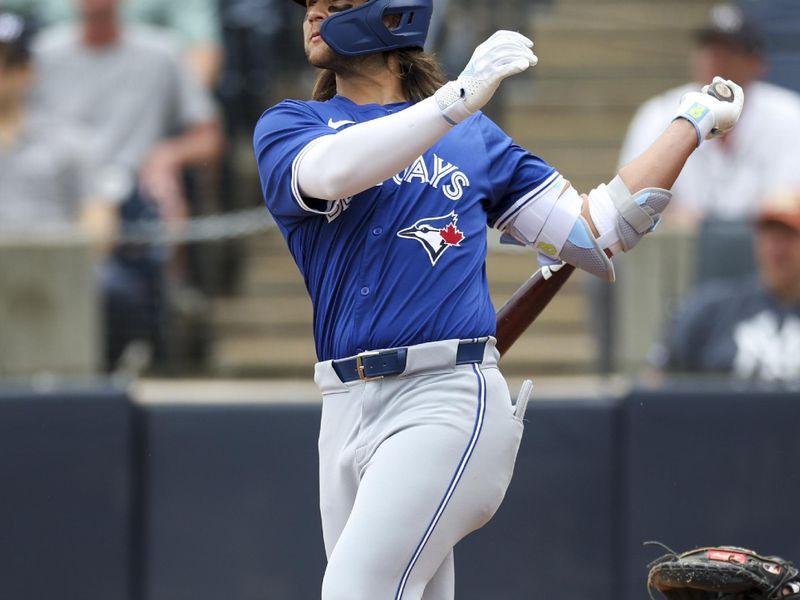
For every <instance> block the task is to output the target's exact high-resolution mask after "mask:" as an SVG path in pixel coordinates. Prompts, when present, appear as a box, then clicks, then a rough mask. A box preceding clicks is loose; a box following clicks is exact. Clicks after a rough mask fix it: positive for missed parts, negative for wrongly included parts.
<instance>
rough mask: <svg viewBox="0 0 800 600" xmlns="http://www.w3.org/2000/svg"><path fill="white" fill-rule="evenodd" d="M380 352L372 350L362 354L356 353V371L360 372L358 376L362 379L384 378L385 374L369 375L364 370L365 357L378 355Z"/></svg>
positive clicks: (375, 379)
mask: <svg viewBox="0 0 800 600" xmlns="http://www.w3.org/2000/svg"><path fill="white" fill-rule="evenodd" d="M379 354H380V352H379V351H377V350H373V351H372V352H362V353H361V354H356V373H358V378H359V379H360V380H361V381H377V380H379V379H383V375H377V376H375V377H369V376H368V375H367V374H366V372H365V371H364V357H365V356H377V355H379Z"/></svg>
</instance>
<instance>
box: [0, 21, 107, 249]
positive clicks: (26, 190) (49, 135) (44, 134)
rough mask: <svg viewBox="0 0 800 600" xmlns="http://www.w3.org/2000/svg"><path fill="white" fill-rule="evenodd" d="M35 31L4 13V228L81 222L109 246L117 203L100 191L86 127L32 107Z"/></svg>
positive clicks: (0, 67) (0, 103)
mask: <svg viewBox="0 0 800 600" xmlns="http://www.w3.org/2000/svg"><path fill="white" fill-rule="evenodd" d="M32 35H33V29H32V27H31V25H30V23H29V22H27V21H26V20H25V19H23V18H22V17H21V16H18V15H16V14H13V13H9V12H0V232H2V233H6V234H7V233H9V232H15V233H22V234H24V235H27V236H30V235H31V234H33V233H36V232H41V231H43V230H52V229H54V228H61V229H65V230H74V228H75V227H76V226H78V227H80V228H81V229H82V230H83V232H84V233H87V234H89V235H90V236H91V237H92V239H93V241H94V242H95V243H96V244H97V246H98V247H99V248H102V249H104V250H105V249H107V248H108V246H109V244H110V240H111V238H112V237H113V234H114V229H115V220H116V207H115V206H114V205H113V204H112V203H111V202H109V201H107V200H104V199H102V198H101V196H100V195H99V194H98V193H97V190H96V188H95V185H94V182H93V173H92V166H93V165H92V160H91V158H90V152H89V148H88V146H87V144H86V143H85V140H84V139H83V138H82V136H81V132H80V131H79V130H77V129H75V128H72V127H70V126H69V124H67V123H64V122H61V121H59V120H56V119H53V118H52V117H51V116H50V115H49V114H47V113H44V112H42V111H37V110H33V109H31V108H30V107H29V105H28V96H29V92H30V90H31V88H32V86H33V85H34V79H35V70H34V67H33V65H32V62H31V39H32Z"/></svg>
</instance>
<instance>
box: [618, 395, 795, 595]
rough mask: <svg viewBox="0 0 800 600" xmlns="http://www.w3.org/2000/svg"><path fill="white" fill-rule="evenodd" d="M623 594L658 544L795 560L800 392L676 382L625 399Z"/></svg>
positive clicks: (640, 588)
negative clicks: (728, 548) (651, 543)
mask: <svg viewBox="0 0 800 600" xmlns="http://www.w3.org/2000/svg"><path fill="white" fill-rule="evenodd" d="M624 410H625V418H624V419H625V420H624V434H625V435H624V437H625V439H626V448H625V450H624V452H623V456H624V457H625V461H626V463H627V467H626V473H625V476H626V478H625V481H626V484H625V485H624V486H623V487H622V488H621V489H622V492H623V493H624V500H623V503H622V504H621V505H620V509H621V511H622V519H621V523H622V524H624V525H625V531H624V556H625V564H624V566H623V581H624V587H623V590H624V592H625V593H624V595H623V596H622V597H623V598H625V599H626V600H640V599H641V598H642V597H644V596H643V594H644V589H645V580H646V572H647V571H646V568H645V565H646V564H647V563H648V562H649V561H650V560H652V559H653V558H655V557H657V556H659V555H660V554H662V553H663V552H662V551H661V550H660V549H657V548H643V547H642V542H644V541H646V540H658V541H661V542H663V543H665V544H667V545H668V546H670V547H672V548H673V549H675V550H677V551H682V550H687V549H690V548H693V547H696V546H706V545H717V544H731V545H738V546H746V547H750V548H752V549H754V550H756V551H760V552H763V553H768V554H777V555H779V556H783V557H785V558H787V559H790V560H794V561H798V560H800V528H798V526H797V524H796V523H795V522H794V521H795V516H796V514H797V509H798V507H800V467H799V466H798V465H800V435H798V424H800V393H798V392H794V393H787V392H784V393H770V392H768V391H762V392H759V391H755V390H751V391H749V392H748V391H743V390H739V391H737V390H736V389H735V388H728V389H725V388H719V387H717V388H710V389H698V387H697V386H694V388H690V387H682V388H675V389H668V390H663V391H660V392H646V391H642V392H636V393H633V394H632V395H631V396H630V397H629V398H627V399H626V401H625V408H624Z"/></svg>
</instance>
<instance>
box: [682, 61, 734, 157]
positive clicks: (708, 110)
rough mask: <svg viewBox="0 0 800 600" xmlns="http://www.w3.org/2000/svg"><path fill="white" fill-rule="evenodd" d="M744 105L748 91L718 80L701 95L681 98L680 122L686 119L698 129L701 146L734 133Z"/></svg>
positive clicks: (725, 80)
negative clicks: (745, 94) (705, 141)
mask: <svg viewBox="0 0 800 600" xmlns="http://www.w3.org/2000/svg"><path fill="white" fill-rule="evenodd" d="M743 106H744V92H743V91H742V88H741V87H739V86H738V85H736V84H735V83H734V82H733V81H731V80H730V79H723V78H722V77H714V79H713V81H712V82H711V83H710V84H709V85H706V86H704V87H703V89H702V90H701V91H699V92H689V93H688V94H684V95H683V98H681V105H680V107H679V108H678V114H677V115H675V118H676V119H681V118H682V119H686V120H687V121H689V122H690V123H691V124H692V125H694V128H695V129H696V130H697V145H698V146H700V144H701V143H702V141H703V140H709V139H711V138H715V137H717V136H718V135H722V134H723V133H725V132H727V131H730V130H731V129H732V128H733V126H734V125H736V122H737V121H738V120H739V116H740V115H741V114H742V107H743Z"/></svg>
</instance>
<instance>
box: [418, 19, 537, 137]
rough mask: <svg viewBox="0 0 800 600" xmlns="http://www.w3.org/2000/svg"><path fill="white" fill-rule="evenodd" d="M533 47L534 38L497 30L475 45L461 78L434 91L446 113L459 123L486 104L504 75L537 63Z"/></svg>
mask: <svg viewBox="0 0 800 600" xmlns="http://www.w3.org/2000/svg"><path fill="white" fill-rule="evenodd" d="M531 48H533V42H532V41H531V40H529V39H528V38H526V37H525V36H524V35H522V34H520V33H516V32H514V31H498V32H496V33H494V34H493V35H492V36H491V37H490V38H489V39H488V40H486V41H485V42H483V43H482V44H481V45H480V46H478V47H477V48H476V49H475V52H474V53H473V54H472V58H471V59H470V61H469V63H467V66H466V67H465V69H464V70H463V71H462V72H461V75H459V76H458V79H456V80H455V81H450V82H449V83H447V84H445V85H444V86H443V87H442V88H441V89H439V90H438V91H437V92H436V93H435V94H434V97H435V98H436V101H437V103H438V104H439V108H440V109H441V111H442V114H443V115H444V117H445V118H446V119H447V120H448V121H450V122H452V123H459V122H461V121H463V120H464V119H465V118H467V117H469V116H470V115H471V114H473V113H474V112H475V111H477V110H480V109H481V108H483V106H484V105H485V104H486V103H487V102H489V100H490V99H491V98H492V96H493V95H494V93H495V91H497V88H498V86H499V85H500V82H501V81H503V79H505V78H506V77H510V76H511V75H515V74H517V73H521V72H522V71H524V70H525V69H527V68H528V67H532V66H535V65H536V63H537V62H538V60H539V59H538V58H536V55H535V54H534V53H533V51H532V50H531Z"/></svg>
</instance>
